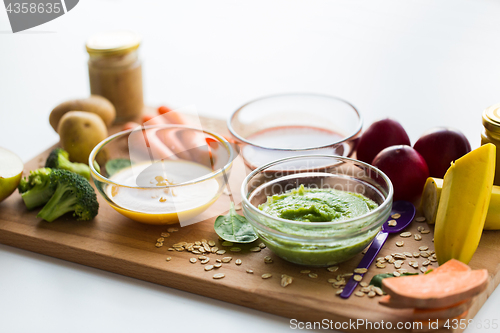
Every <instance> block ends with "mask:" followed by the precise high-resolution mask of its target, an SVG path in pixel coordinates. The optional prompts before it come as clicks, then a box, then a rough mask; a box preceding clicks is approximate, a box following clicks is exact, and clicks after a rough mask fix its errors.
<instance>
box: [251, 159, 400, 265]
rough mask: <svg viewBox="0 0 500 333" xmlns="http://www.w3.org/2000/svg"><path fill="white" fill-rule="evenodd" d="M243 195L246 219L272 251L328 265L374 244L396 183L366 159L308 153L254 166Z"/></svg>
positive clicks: (294, 259) (293, 259)
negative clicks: (393, 183) (393, 185)
mask: <svg viewBox="0 0 500 333" xmlns="http://www.w3.org/2000/svg"><path fill="white" fill-rule="evenodd" d="M241 194H242V198H243V203H242V206H243V212H244V214H245V216H246V218H247V219H248V221H249V223H250V224H251V225H252V226H253V228H254V229H255V231H256V233H257V234H258V236H259V237H260V239H261V240H262V241H263V242H264V243H265V244H266V245H267V247H268V248H269V249H271V251H273V252H274V253H275V254H276V255H278V256H279V257H281V258H283V259H285V260H287V261H290V262H293V263H296V264H300V265H305V266H317V267H324V266H331V265H335V264H338V263H340V262H343V261H346V260H349V259H350V258H352V257H354V256H355V255H356V254H359V253H360V252H361V251H363V249H364V248H366V247H367V246H368V245H369V244H370V243H371V241H372V240H373V238H374V237H375V236H376V235H377V233H378V232H379V231H380V229H381V227H382V224H383V223H384V222H385V221H386V220H387V218H388V216H389V214H390V211H391V207H392V197H393V187H392V184H391V181H390V180H389V178H388V177H387V176H386V175H385V174H384V173H383V172H382V171H380V170H379V169H377V168H375V167H373V166H371V165H369V164H366V163H363V162H361V161H357V160H354V159H351V158H347V157H340V156H334V155H307V156H305V155H303V156H296V157H289V158H284V159H281V160H277V161H274V162H271V163H269V164H267V165H265V166H262V167H260V168H258V169H256V170H254V171H253V172H252V173H250V174H249V175H248V176H247V177H246V178H245V180H244V181H243V184H242V187H241Z"/></svg>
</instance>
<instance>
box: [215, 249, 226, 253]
mask: <svg viewBox="0 0 500 333" xmlns="http://www.w3.org/2000/svg"><path fill="white" fill-rule="evenodd" d="M215 253H217V254H224V253H226V250H218V251H217V252H215Z"/></svg>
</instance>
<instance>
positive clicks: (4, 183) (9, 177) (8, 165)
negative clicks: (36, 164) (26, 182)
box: [0, 147, 24, 201]
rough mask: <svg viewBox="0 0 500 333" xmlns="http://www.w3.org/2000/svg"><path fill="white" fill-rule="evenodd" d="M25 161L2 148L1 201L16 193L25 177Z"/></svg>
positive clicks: (0, 158) (0, 164) (0, 157)
mask: <svg viewBox="0 0 500 333" xmlns="http://www.w3.org/2000/svg"><path fill="white" fill-rule="evenodd" d="M23 169H24V164H23V161H22V160H21V159H20V158H19V156H17V155H16V154H14V153H13V152H11V151H10V150H7V149H5V148H2V147H0V201H2V200H4V199H5V198H7V197H8V196H9V195H11V194H12V192H14V190H15V189H16V188H17V185H19V182H20V181H21V177H22V175H23Z"/></svg>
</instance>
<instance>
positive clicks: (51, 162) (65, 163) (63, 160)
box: [45, 148, 90, 180]
mask: <svg viewBox="0 0 500 333" xmlns="http://www.w3.org/2000/svg"><path fill="white" fill-rule="evenodd" d="M45 167H46V168H52V169H64V170H68V171H71V172H74V173H77V174H79V175H81V176H83V177H85V178H87V179H89V180H90V168H89V166H88V165H87V164H83V163H73V162H70V160H69V154H68V152H67V151H65V150H64V149H61V148H55V149H54V150H52V151H51V152H50V155H49V157H47V162H45Z"/></svg>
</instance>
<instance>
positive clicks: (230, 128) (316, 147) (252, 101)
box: [226, 92, 363, 151]
mask: <svg viewBox="0 0 500 333" xmlns="http://www.w3.org/2000/svg"><path fill="white" fill-rule="evenodd" d="M294 96H305V97H322V98H327V99H334V100H337V101H340V102H342V103H344V104H346V105H348V106H349V107H351V108H352V110H354V112H355V113H356V115H357V116H358V126H357V127H356V129H355V130H354V131H353V132H352V133H351V134H350V135H347V136H345V137H343V138H342V139H341V140H337V141H334V142H332V143H329V144H326V145H322V146H313V147H304V148H277V147H269V146H262V145H258V144H255V143H253V142H251V141H249V140H247V139H245V138H243V137H242V136H241V135H239V134H238V133H236V131H235V130H234V128H233V126H232V125H231V122H232V121H233V119H234V118H235V117H236V114H237V113H238V112H239V111H241V110H242V109H243V108H245V107H246V106H248V105H250V104H253V103H255V102H259V101H262V100H266V99H272V98H276V97H294ZM226 123H227V128H228V130H229V132H230V133H231V135H232V136H234V137H235V138H236V139H237V140H238V141H241V142H244V143H246V144H248V145H251V146H253V147H258V148H262V149H269V150H278V151H306V150H315V149H323V148H328V147H332V146H335V145H338V144H340V143H342V142H345V141H347V140H349V139H351V138H353V137H355V136H356V135H358V134H359V133H360V132H361V129H362V128H363V116H362V115H361V113H360V112H359V111H358V109H356V107H355V106H354V105H352V104H351V103H349V102H348V101H346V100H345V99H342V98H339V97H336V96H331V95H327V94H316V93H301V92H295V93H283V94H272V95H266V96H263V97H259V98H255V99H252V100H251V101H249V102H247V103H245V104H243V105H242V106H240V107H239V108H238V109H236V111H234V112H233V113H232V114H231V116H230V117H229V118H228V119H227V122H226Z"/></svg>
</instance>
